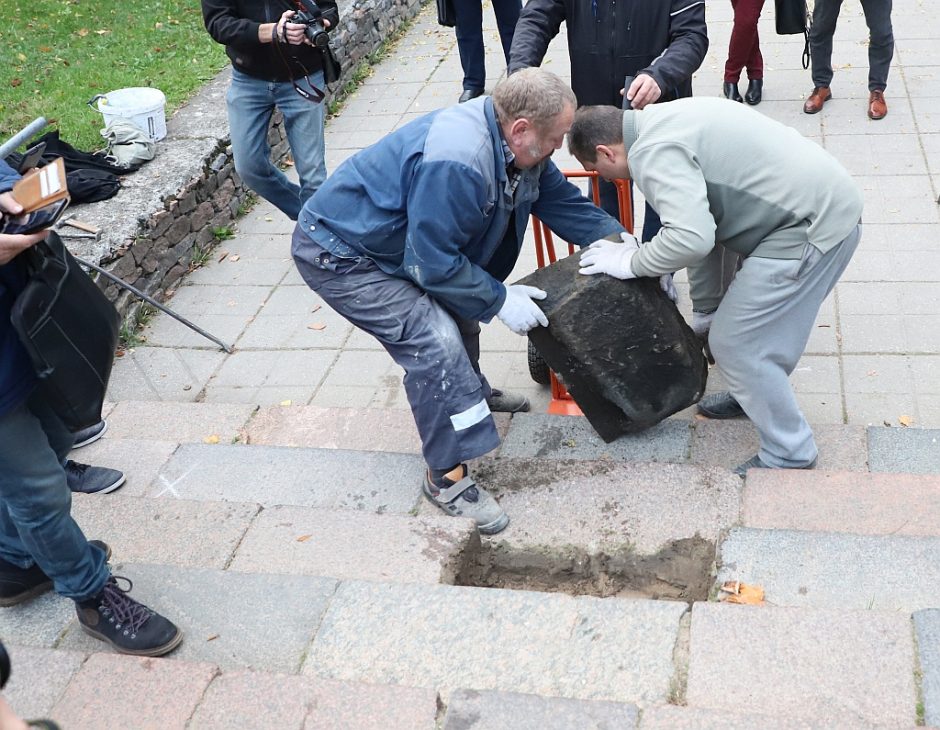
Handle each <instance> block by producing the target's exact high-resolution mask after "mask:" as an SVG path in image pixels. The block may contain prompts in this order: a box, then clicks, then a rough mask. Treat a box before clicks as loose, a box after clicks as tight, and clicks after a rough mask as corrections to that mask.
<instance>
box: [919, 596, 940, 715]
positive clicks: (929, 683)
mask: <svg viewBox="0 0 940 730" xmlns="http://www.w3.org/2000/svg"><path fill="white" fill-rule="evenodd" d="M914 634H915V636H916V637H917V652H918V656H919V658H920V669H921V673H922V678H921V691H922V694H923V697H924V721H925V722H926V723H927V725H928V726H938V727H940V608H932V609H928V610H925V611H918V612H917V613H915V614H914Z"/></svg>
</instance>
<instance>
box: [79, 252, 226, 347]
mask: <svg viewBox="0 0 940 730" xmlns="http://www.w3.org/2000/svg"><path fill="white" fill-rule="evenodd" d="M75 260H76V261H78V263H80V264H81V265H82V266H87V267H88V268H89V269H94V270H95V271H97V272H98V273H99V274H101V275H102V276H103V277H105V278H106V279H110V280H111V281H113V282H114V283H115V284H117V285H118V286H119V287H122V288H124V289H127V291H129V292H130V293H131V294H133V295H134V296H138V297H140V298H141V299H143V300H144V301H145V302H147V303H148V304H152V305H153V306H155V307H156V308H157V309H159V310H160V311H161V312H166V313H167V314H169V315H170V316H171V317H172V318H173V319H175V320H177V321H178V322H182V323H183V324H185V325H186V326H187V327H189V329H191V330H193V331H194V332H198V333H199V334H201V335H202V336H203V337H205V338H206V339H209V340H212V341H213V342H214V343H215V344H217V345H218V346H219V347H221V348H222V349H223V350H225V352H227V353H229V354H232V353H233V352H235V350H233V349H232V347H231V346H230V345H226V344H225V343H224V342H222V340H220V339H219V338H218V337H216V336H215V335H211V334H209V333H208V332H206V331H205V330H204V329H202V327H199V326H198V325H195V324H193V323H192V322H190V321H189V320H188V319H186V318H185V317H183V316H181V315H179V314H177V313H176V312H174V311H173V310H172V309H170V308H169V307H167V306H166V305H164V304H160V302H158V301H157V300H156V299H154V298H153V297H149V296H147V295H146V294H144V293H143V292H142V291H141V290H140V289H138V288H137V287H134V286H131V285H130V284H128V283H127V282H126V281H124V280H123V279H119V278H118V277H117V276H115V275H114V274H112V273H111V272H110V271H105V270H104V269H102V268H101V267H100V266H97V265H95V264H93V263H91V262H90V261H85V260H84V259H80V258H78V257H77V256H76V257H75Z"/></svg>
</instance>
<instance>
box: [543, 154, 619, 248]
mask: <svg viewBox="0 0 940 730" xmlns="http://www.w3.org/2000/svg"><path fill="white" fill-rule="evenodd" d="M532 212H533V213H535V215H537V216H538V217H539V219H541V221H542V222H543V223H545V224H546V225H547V226H548V227H549V228H550V229H551V230H552V231H553V232H554V233H556V234H558V235H559V236H561V237H562V239H564V240H565V241H567V242H568V243H573V244H575V245H576V246H587V245H589V244H591V243H594V241H597V240H598V239H601V238H605V237H607V236H609V235H611V234H612V233H621V232H622V231H623V230H624V227H623V226H622V225H620V223H619V221H617V219H616V218H614V217H613V216H610V215H608V214H607V213H605V212H604V211H603V210H601V209H600V208H598V207H597V206H596V205H594V203H593V202H591V201H590V200H588V199H587V198H585V197H584V195H582V194H581V191H580V190H579V189H578V188H577V187H576V186H575V185H573V184H572V183H570V182H568V180H567V178H565V176H564V175H562V174H561V171H560V170H559V169H558V168H557V167H555V165H554V163H552V162H549V163H548V164H546V166H545V169H544V170H543V171H542V176H541V177H540V178H539V198H538V200H536V201H535V204H534V205H533V206H532Z"/></svg>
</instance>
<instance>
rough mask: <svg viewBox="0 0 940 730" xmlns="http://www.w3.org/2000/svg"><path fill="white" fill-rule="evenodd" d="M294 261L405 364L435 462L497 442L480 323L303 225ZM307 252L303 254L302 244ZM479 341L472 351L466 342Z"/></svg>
mask: <svg viewBox="0 0 940 730" xmlns="http://www.w3.org/2000/svg"><path fill="white" fill-rule="evenodd" d="M293 251H294V253H295V257H294V261H295V262H296V264H297V268H298V270H299V271H300V274H301V276H303V278H304V281H306V282H307V284H308V285H309V286H310V288H311V289H313V290H314V291H315V292H316V293H317V294H319V295H320V297H322V298H323V301H325V302H326V303H327V304H329V305H330V306H331V307H332V308H333V309H335V310H336V311H337V312H338V313H339V314H341V315H342V316H343V317H345V318H346V319H348V320H349V321H350V322H352V323H353V324H354V325H356V326H357V327H359V328H360V329H362V330H364V331H366V332H368V333H369V334H370V335H372V336H373V337H375V338H376V339H377V340H378V341H379V342H380V343H381V344H382V346H383V347H384V348H385V349H386V350H387V351H388V353H389V355H391V356H392V358H393V359H394V360H395V362H396V363H398V364H399V365H400V366H401V367H402V368H403V369H404V371H405V378H404V383H405V391H406V393H407V394H408V402H409V403H410V404H411V412H412V414H413V415H414V418H415V423H416V424H417V426H418V433H419V434H420V436H421V444H422V452H423V454H424V459H425V461H426V462H427V464H428V466H430V467H431V468H432V469H448V468H450V467H453V466H455V465H456V464H459V463H461V462H464V461H467V460H468V459H473V458H476V457H478V456H483V454H486V453H488V452H490V451H492V450H493V449H495V448H496V447H497V446H499V435H498V434H497V432H496V424H495V423H494V421H493V417H492V415H491V414H490V409H489V407H488V406H487V405H486V397H487V396H489V394H490V390H489V386H488V385H487V384H486V382H485V380H484V379H482V378H481V376H480V375H479V373H478V372H477V371H476V370H475V368H474V364H475V362H476V358H477V357H478V356H479V325H478V324H477V325H476V329H475V333H474V332H473V329H474V328H473V327H472V326H470V325H469V324H468V323H466V322H465V321H463V322H462V324H461V326H462V327H464V328H465V329H467V330H469V331H467V332H466V333H465V332H464V331H462V330H461V326H458V323H457V322H456V321H455V318H454V316H453V315H452V314H451V313H450V312H449V311H448V310H446V309H445V308H444V307H443V306H441V304H440V303H439V302H438V301H437V300H435V299H433V298H432V297H430V296H428V295H427V294H426V293H425V292H424V291H422V290H421V289H419V288H418V287H417V286H415V285H414V284H413V283H411V282H410V281H406V280H404V279H399V278H397V277H394V276H389V275H388V274H386V273H385V272H383V271H382V270H381V269H379V268H378V267H377V266H376V265H375V264H374V263H373V262H372V261H371V260H369V259H366V258H357V259H343V258H337V257H336V256H334V255H333V254H329V253H327V252H326V251H324V250H323V249H322V248H320V247H319V246H317V245H316V244H315V243H313V242H312V241H311V240H310V239H309V238H307V236H306V235H305V234H304V233H302V232H300V231H299V229H295V231H294V239H293ZM298 251H301V252H302V254H301V255H302V257H300V256H297V255H296V254H297V252H298ZM468 340H469V342H470V343H471V346H472V345H473V343H476V344H475V347H476V352H475V356H476V357H474V358H471V355H470V354H468V352H467V349H466V346H465V343H466V342H467V341H468Z"/></svg>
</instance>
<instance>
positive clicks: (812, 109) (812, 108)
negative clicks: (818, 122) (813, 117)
mask: <svg viewBox="0 0 940 730" xmlns="http://www.w3.org/2000/svg"><path fill="white" fill-rule="evenodd" d="M831 98H832V92H831V91H829V87H828V86H817V87H815V88H814V89H813V93H812V94H810V95H809V98H808V99H807V100H806V103H804V104H803V112H804V113H805V114H816V113H817V112H819V111H820V110H821V109H822V108H823V104H825V103H826V102H827V101H829V100H830V99H831Z"/></svg>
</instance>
